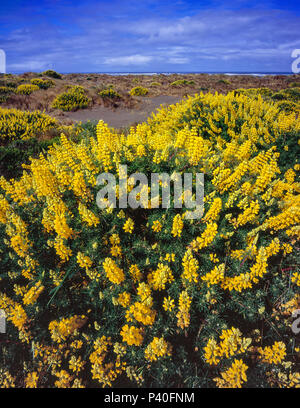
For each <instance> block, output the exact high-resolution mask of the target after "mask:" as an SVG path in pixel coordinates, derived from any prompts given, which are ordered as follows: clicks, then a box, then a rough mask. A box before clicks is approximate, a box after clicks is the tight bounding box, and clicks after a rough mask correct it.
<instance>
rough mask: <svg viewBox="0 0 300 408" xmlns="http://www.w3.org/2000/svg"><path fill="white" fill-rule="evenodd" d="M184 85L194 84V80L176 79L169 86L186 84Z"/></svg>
mask: <svg viewBox="0 0 300 408" xmlns="http://www.w3.org/2000/svg"><path fill="white" fill-rule="evenodd" d="M186 85H195V82H194V81H188V80H187V79H178V80H177V81H174V82H172V83H171V86H186Z"/></svg>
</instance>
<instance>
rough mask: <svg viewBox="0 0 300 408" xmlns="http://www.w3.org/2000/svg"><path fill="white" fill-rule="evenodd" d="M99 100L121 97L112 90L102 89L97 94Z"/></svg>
mask: <svg viewBox="0 0 300 408" xmlns="http://www.w3.org/2000/svg"><path fill="white" fill-rule="evenodd" d="M99 95H100V96H101V98H110V99H119V98H120V97H121V96H120V95H119V94H118V92H117V91H115V90H114V89H112V88H107V89H103V90H102V91H100V92H99Z"/></svg>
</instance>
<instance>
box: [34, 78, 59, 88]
mask: <svg viewBox="0 0 300 408" xmlns="http://www.w3.org/2000/svg"><path fill="white" fill-rule="evenodd" d="M30 82H31V83H32V84H33V85H37V86H38V87H39V88H41V89H48V88H50V87H51V86H53V85H54V82H53V81H51V80H50V79H41V78H33V79H31V81H30Z"/></svg>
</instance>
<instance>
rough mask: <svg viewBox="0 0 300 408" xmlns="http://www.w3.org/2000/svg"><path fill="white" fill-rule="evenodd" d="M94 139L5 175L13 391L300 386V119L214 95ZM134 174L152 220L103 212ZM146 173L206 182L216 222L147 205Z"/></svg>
mask: <svg viewBox="0 0 300 408" xmlns="http://www.w3.org/2000/svg"><path fill="white" fill-rule="evenodd" d="M86 132H87V133H92V134H91V135H90V136H89V135H86V137H85V138H84V139H83V140H82V141H81V142H80V143H74V142H72V141H70V140H69V139H68V138H67V137H66V136H65V135H64V134H62V135H61V140H60V143H57V144H56V145H55V146H53V147H51V149H50V150H49V151H48V153H47V154H45V155H41V156H40V157H39V158H36V159H32V160H31V163H30V164H29V165H28V166H26V172H25V173H24V175H23V176H22V178H21V179H20V180H17V181H16V180H11V181H9V182H8V181H7V180H5V179H4V178H0V194H1V195H0V262H1V272H0V278H1V291H0V292H1V293H0V309H4V311H5V313H6V316H7V334H6V338H7V340H6V342H5V343H4V344H3V347H1V348H0V364H1V367H3V371H2V373H1V375H0V386H5V385H7V384H9V385H8V386H10V387H13V386H15V387H25V386H26V387H41V388H42V387H45V388H49V387H50V388H52V387H63V388H68V387H70V388H71V387H74V388H78V387H92V388H94V387H134V386H138V387H146V388H150V387H164V388H166V387H197V388H204V387H219V388H224V387H225V388H241V387H243V386H245V387H249V388H254V387H256V388H268V387H275V388H276V387H278V388H283V387H296V386H297V387H298V386H299V384H300V373H299V342H298V339H297V337H296V335H294V334H293V332H292V330H291V324H292V323H293V321H294V320H293V317H292V313H293V311H294V310H296V309H299V286H300V274H299V270H298V269H297V256H298V253H297V239H299V221H300V218H299V208H300V196H299V183H298V182H297V172H298V171H299V169H300V165H299V161H298V160H299V155H298V154H297V152H298V151H299V145H298V140H299V137H300V123H299V120H297V117H296V115H295V114H287V113H285V112H280V110H279V109H278V106H277V105H276V104H275V103H273V102H267V101H264V100H263V99H262V97H261V96H258V97H257V98H252V97H251V98H249V97H247V96H244V95H240V94H239V95H236V96H235V95H234V94H233V93H229V94H228V95H220V94H215V95H212V94H209V93H208V94H206V95H197V96H195V97H193V98H187V99H186V100H184V101H183V102H181V103H178V104H176V105H174V106H170V107H168V108H161V109H160V110H159V111H158V112H157V113H156V114H155V115H154V116H153V117H152V118H151V119H149V120H148V122H147V123H143V124H139V125H138V126H137V127H136V128H131V129H130V132H129V134H128V135H126V136H127V137H125V135H123V134H119V133H118V132H116V131H114V130H112V129H109V128H108V126H107V125H105V124H104V123H103V122H102V121H100V122H99V123H98V125H97V129H96V133H95V134H93V132H94V128H93V125H91V124H89V126H88V128H87V129H86ZM286 147H287V148H288V151H287V149H286ZM288 152H289V156H288V160H286V158H287V156H286V154H287V153H288ZM119 164H124V165H127V166H128V176H126V177H125V175H124V177H125V185H126V186H127V189H128V191H129V192H130V193H131V194H132V195H133V196H134V197H135V198H136V200H137V201H138V202H139V208H137V209H132V208H123V209H119V208H110V207H107V208H104V209H100V208H99V207H98V206H97V204H96V200H95V197H96V195H97V192H98V187H99V186H96V179H97V176H98V175H99V174H100V173H102V172H109V173H111V174H113V175H116V178H117V179H118V178H119V176H120V172H119ZM137 171H138V172H141V173H144V174H145V175H147V177H148V180H150V175H151V173H160V174H161V173H168V174H170V175H171V174H174V172H176V173H179V174H183V173H187V172H188V173H192V174H195V173H198V172H203V173H204V176H205V178H204V189H205V200H204V214H203V217H202V218H200V219H196V220H192V219H189V218H188V211H187V210H186V209H176V208H174V205H173V204H174V203H173V200H171V203H170V208H168V210H162V209H161V208H154V209H153V208H152V209H150V208H147V207H148V199H147V198H146V199H142V194H141V190H140V189H138V188H137V187H136V188H135V189H132V188H133V186H132V184H131V183H130V182H129V175H130V174H132V173H134V172H137ZM162 185H163V183H162ZM149 188H150V187H149ZM149 188H146V190H145V191H147V192H148V191H149ZM151 189H152V186H151V188H150V190H151ZM145 191H144V192H145ZM118 194H120V190H118ZM142 203H143V205H142V206H141V204H142ZM108 204H109V203H108Z"/></svg>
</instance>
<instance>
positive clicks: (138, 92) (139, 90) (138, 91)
mask: <svg viewBox="0 0 300 408" xmlns="http://www.w3.org/2000/svg"><path fill="white" fill-rule="evenodd" d="M129 93H130V95H131V96H145V95H147V94H148V93H149V90H148V89H147V88H143V87H142V86H136V87H134V88H132V89H131V91H130V92H129Z"/></svg>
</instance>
